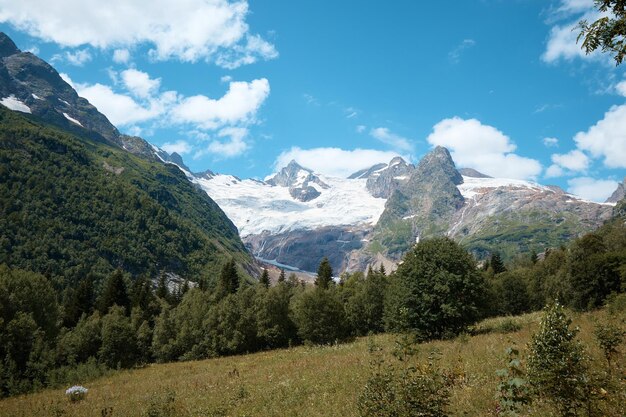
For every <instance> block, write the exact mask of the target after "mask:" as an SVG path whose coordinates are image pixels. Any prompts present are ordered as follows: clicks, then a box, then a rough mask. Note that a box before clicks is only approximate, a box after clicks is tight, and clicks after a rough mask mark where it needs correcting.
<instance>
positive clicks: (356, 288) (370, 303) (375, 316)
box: [343, 269, 387, 336]
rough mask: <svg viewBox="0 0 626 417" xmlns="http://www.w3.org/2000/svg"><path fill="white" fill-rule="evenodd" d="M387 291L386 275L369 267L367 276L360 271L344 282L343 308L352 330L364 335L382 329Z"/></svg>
mask: <svg viewBox="0 0 626 417" xmlns="http://www.w3.org/2000/svg"><path fill="white" fill-rule="evenodd" d="M386 291H387V277H386V276H385V274H384V272H374V271H372V270H371V269H370V272H369V273H368V274H367V277H363V274H362V273H355V274H353V275H352V276H351V277H350V278H349V279H348V280H347V281H346V282H345V284H344V286H343V292H344V293H345V294H346V295H345V309H346V316H347V319H348V322H349V323H350V327H351V328H352V330H353V332H354V333H355V334H356V335H358V336H364V335H366V334H368V333H370V332H372V333H379V332H382V331H383V330H384V321H383V314H384V294H385V292H386Z"/></svg>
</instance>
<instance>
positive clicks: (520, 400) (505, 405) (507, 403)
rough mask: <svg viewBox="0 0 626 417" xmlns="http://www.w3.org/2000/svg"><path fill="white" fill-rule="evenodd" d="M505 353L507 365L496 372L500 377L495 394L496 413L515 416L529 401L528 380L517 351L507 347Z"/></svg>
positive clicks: (509, 416)
mask: <svg viewBox="0 0 626 417" xmlns="http://www.w3.org/2000/svg"><path fill="white" fill-rule="evenodd" d="M506 353H507V356H508V363H507V367H506V368H505V369H499V370H498V371H497V372H496V374H497V375H498V378H499V379H500V383H499V384H498V394H497V400H498V415H502V416H507V417H517V416H519V415H520V413H521V412H522V410H523V407H524V406H525V405H526V404H528V403H529V402H530V395H529V389H528V381H527V380H526V379H525V374H524V370H523V369H522V366H521V361H520V359H519V351H518V350H517V349H515V348H508V349H507V350H506Z"/></svg>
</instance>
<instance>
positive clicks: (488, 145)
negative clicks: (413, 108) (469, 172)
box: [427, 117, 542, 179]
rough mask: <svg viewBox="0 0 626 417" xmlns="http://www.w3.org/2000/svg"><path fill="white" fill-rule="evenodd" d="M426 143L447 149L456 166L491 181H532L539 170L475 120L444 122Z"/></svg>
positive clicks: (492, 129)
mask: <svg viewBox="0 0 626 417" xmlns="http://www.w3.org/2000/svg"><path fill="white" fill-rule="evenodd" d="M427 141H428V143H430V144H431V145H433V146H437V145H439V146H444V147H446V148H448V149H449V150H450V153H451V154H452V158H453V159H454V162H455V163H456V164H457V165H458V166H460V167H468V168H474V169H477V170H478V171H480V172H483V173H485V174H487V175H491V176H494V177H504V178H519V179H535V178H536V177H537V176H538V175H539V174H540V173H541V170H542V167H541V164H540V163H539V161H537V160H535V159H530V158H525V157H523V156H520V155H517V154H515V153H513V151H515V149H516V146H515V144H514V143H513V142H512V141H511V139H510V138H509V137H508V136H506V135H505V134H504V133H502V132H501V131H499V130H498V129H496V128H495V127H492V126H489V125H484V124H482V123H481V122H480V121H478V120H476V119H468V120H465V119H461V118H459V117H453V118H451V119H444V120H442V121H440V122H439V123H437V124H436V125H435V126H434V127H433V131H432V133H431V134H430V135H429V136H428V138H427Z"/></svg>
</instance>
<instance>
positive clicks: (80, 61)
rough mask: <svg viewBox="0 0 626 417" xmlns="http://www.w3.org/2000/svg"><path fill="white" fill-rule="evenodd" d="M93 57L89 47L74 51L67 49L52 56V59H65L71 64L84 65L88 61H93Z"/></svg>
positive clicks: (53, 60)
mask: <svg viewBox="0 0 626 417" xmlns="http://www.w3.org/2000/svg"><path fill="white" fill-rule="evenodd" d="M92 58H93V57H92V56H91V53H90V52H89V50H88V49H79V50H77V51H74V52H70V51H67V52H65V53H63V54H56V55H54V56H53V57H52V59H51V61H52V62H55V61H65V62H67V63H68V64H70V65H74V66H77V67H82V66H83V65H85V64H86V63H87V62H89V61H91V60H92Z"/></svg>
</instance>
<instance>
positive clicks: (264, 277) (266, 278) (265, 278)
mask: <svg viewBox="0 0 626 417" xmlns="http://www.w3.org/2000/svg"><path fill="white" fill-rule="evenodd" d="M259 283H260V284H261V285H263V286H264V287H265V288H269V287H270V275H269V273H268V272H267V268H263V273H262V274H261V278H260V279H259Z"/></svg>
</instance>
